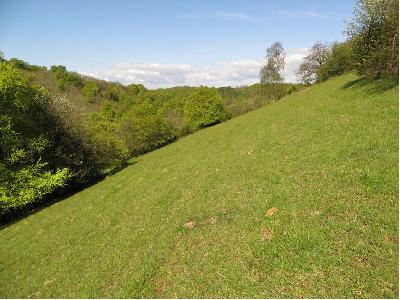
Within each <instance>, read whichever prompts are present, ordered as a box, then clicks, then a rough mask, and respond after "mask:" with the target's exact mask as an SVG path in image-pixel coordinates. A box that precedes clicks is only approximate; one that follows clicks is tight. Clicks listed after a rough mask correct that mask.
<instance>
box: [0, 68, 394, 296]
mask: <svg viewBox="0 0 400 300" xmlns="http://www.w3.org/2000/svg"><path fill="white" fill-rule="evenodd" d="M356 79H357V77H356V76H355V75H345V76H342V77H338V78H334V79H331V80H329V81H328V82H326V83H323V84H320V85H317V86H313V87H311V88H309V89H307V90H304V91H301V92H299V93H296V94H292V95H290V96H288V97H287V98H286V99H284V100H282V101H279V102H276V103H274V104H271V105H267V106H266V107H264V108H262V109H259V110H256V111H253V112H250V113H248V114H245V115H243V116H241V117H238V118H235V119H232V120H230V121H228V122H226V123H223V124H220V125H217V126H214V127H211V128H208V129H205V130H202V131H199V132H197V133H195V134H193V135H190V136H187V137H185V138H182V139H181V140H179V141H177V142H176V143H173V144H171V145H169V146H166V147H164V148H162V149H159V150H157V151H154V152H152V153H149V154H146V155H144V156H141V157H139V158H138V159H137V160H136V163H134V164H133V165H131V166H129V167H128V168H126V169H124V170H122V171H120V172H118V173H117V174H115V175H113V176H110V177H108V178H106V179H105V180H103V181H102V182H100V183H98V184H96V185H94V186H92V187H90V188H88V189H86V190H84V191H82V192H80V193H77V194H75V195H74V196H72V197H70V198H68V199H66V200H64V201H61V202H58V203H56V204H54V205H52V206H50V207H47V208H45V209H43V210H41V211H39V212H37V213H35V214H33V215H31V216H29V217H27V218H25V219H22V220H20V221H18V222H16V223H14V224H12V225H9V226H7V227H4V228H3V229H2V230H1V231H0V297H99V298H101V297H121V298H124V297H133V298H136V297H156V298H159V297H186V298H192V297H200V298H202V297H249V298H252V297H254V298H259V297H263V298H264V297H266V298H280V297H321V298H325V297H334V298H336V297H340V298H342V297H356V298H359V297H363V298H368V297H377V298H380V297H388V298H389V297H390V298H392V297H393V298H394V297H396V298H397V297H398V294H399V292H398V142H399V140H398V86H397V85H395V86H393V85H391V84H390V83H389V82H384V81H381V82H375V83H368V82H365V81H362V80H361V81H360V80H356ZM270 208H277V209H278V211H275V213H274V214H272V215H271V216H266V211H267V210H268V209H270ZM187 222H194V223H195V225H194V228H186V227H184V226H183V224H185V223H187ZM189 225H193V223H191V224H189ZM189 227H190V226H189Z"/></svg>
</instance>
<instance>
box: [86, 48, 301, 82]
mask: <svg viewBox="0 0 400 300" xmlns="http://www.w3.org/2000/svg"><path fill="white" fill-rule="evenodd" d="M307 51H308V49H306V48H299V49H289V50H287V54H286V66H285V70H284V72H283V75H284V77H285V81H286V82H295V81H296V76H295V72H296V70H297V67H298V65H299V64H300V63H301V61H302V59H303V57H304V56H305V55H307ZM263 64H264V61H262V60H252V59H249V60H240V61H222V62H219V63H216V64H214V65H210V66H205V67H194V66H191V65H187V64H154V63H150V64H146V63H120V64H116V65H113V66H111V67H110V68H108V69H106V70H102V71H96V72H83V73H84V74H85V75H89V76H93V77H96V78H99V79H105V80H108V81H117V82H121V83H123V84H130V83H142V84H144V85H145V86H146V87H147V88H152V89H154V88H161V87H172V86H184V85H187V86H199V85H207V86H216V87H220V86H240V85H249V84H254V83H257V82H259V71H260V69H261V67H262V65H263Z"/></svg>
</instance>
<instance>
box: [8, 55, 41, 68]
mask: <svg viewBox="0 0 400 300" xmlns="http://www.w3.org/2000/svg"><path fill="white" fill-rule="evenodd" d="M0 61H1V59H0ZM8 62H9V63H10V64H11V65H12V66H14V67H15V68H17V69H20V70H26V71H37V70H46V69H47V68H46V67H42V66H35V65H30V64H29V63H27V62H26V61H23V60H21V59H17V58H15V57H14V58H11V59H10V60H9V61H8Z"/></svg>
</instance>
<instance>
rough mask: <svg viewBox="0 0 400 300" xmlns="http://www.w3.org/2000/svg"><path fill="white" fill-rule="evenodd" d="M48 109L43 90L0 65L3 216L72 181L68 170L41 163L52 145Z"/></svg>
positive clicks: (8, 66) (0, 205) (0, 201)
mask: <svg viewBox="0 0 400 300" xmlns="http://www.w3.org/2000/svg"><path fill="white" fill-rule="evenodd" d="M49 107H50V97H49V95H48V93H47V92H46V91H45V90H44V89H43V88H37V87H35V86H32V85H30V84H28V82H27V80H26V79H25V78H23V77H22V76H21V75H20V74H19V72H18V71H17V70H16V69H15V67H14V66H12V65H11V64H8V63H0V146H1V148H0V215H1V214H4V213H5V212H7V211H8V210H10V209H15V208H21V207H24V206H25V205H27V204H29V203H32V202H35V201H38V200H40V199H41V198H42V197H43V195H45V194H48V193H50V192H52V191H53V190H55V189H57V188H59V187H62V186H63V185H65V183H66V182H67V180H68V178H69V169H68V168H50V167H49V166H48V163H47V162H46V161H43V160H42V157H43V156H44V154H45V153H46V152H47V151H50V146H51V144H52V139H51V136H50V135H49V134H48V133H49V132H48V131H47V132H46V130H45V128H46V127H50V128H49V130H51V124H52V122H51V121H52V120H51V115H50V114H49ZM48 121H50V124H48V123H47V122H48Z"/></svg>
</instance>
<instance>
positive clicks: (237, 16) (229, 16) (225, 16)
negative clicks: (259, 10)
mask: <svg viewBox="0 0 400 300" xmlns="http://www.w3.org/2000/svg"><path fill="white" fill-rule="evenodd" d="M182 18H184V19H207V18H215V19H221V20H239V21H253V20H254V18H253V17H252V16H249V15H247V14H244V13H234V12H226V11H219V12H213V13H186V14H183V15H182Z"/></svg>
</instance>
